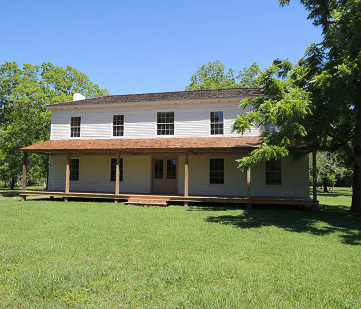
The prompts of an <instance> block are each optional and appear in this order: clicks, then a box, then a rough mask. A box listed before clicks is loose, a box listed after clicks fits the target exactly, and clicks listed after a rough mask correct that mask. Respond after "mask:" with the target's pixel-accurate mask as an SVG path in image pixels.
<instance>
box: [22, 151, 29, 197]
mask: <svg viewBox="0 0 361 309" xmlns="http://www.w3.org/2000/svg"><path fill="white" fill-rule="evenodd" d="M23 159H24V162H23V181H22V187H21V191H25V187H26V167H27V164H28V153H27V152H24V158H23Z"/></svg>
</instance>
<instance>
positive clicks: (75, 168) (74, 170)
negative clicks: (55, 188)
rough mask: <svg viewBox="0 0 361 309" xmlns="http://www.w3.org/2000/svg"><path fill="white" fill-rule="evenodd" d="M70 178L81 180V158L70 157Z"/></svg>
mask: <svg viewBox="0 0 361 309" xmlns="http://www.w3.org/2000/svg"><path fill="white" fill-rule="evenodd" d="M69 168H70V180H71V181H78V180H79V159H70V166H69Z"/></svg>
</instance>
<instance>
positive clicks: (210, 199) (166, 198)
mask: <svg viewBox="0 0 361 309" xmlns="http://www.w3.org/2000/svg"><path fill="white" fill-rule="evenodd" d="M19 195H20V196H21V197H22V199H24V200H25V199H26V197H27V196H42V197H50V198H52V197H57V198H63V199H64V201H66V202H67V201H69V199H71V198H90V199H105V200H114V201H115V202H118V201H125V202H126V203H128V204H137V205H157V206H168V203H181V204H184V205H186V206H188V205H189V203H227V204H228V203H229V204H246V206H247V207H250V206H251V205H253V204H254V205H256V204H259V205H290V206H310V207H311V208H312V209H314V208H317V207H318V205H319V202H318V201H314V200H312V199H309V198H291V197H274V196H259V197H247V196H210V195H207V196H199V195H188V196H184V195H160V194H156V195H155V194H135V193H121V194H114V193H111V192H107V193H103V192H101V193H100V192H69V193H66V192H61V191H28V190H25V191H22V192H21V193H20V194H19Z"/></svg>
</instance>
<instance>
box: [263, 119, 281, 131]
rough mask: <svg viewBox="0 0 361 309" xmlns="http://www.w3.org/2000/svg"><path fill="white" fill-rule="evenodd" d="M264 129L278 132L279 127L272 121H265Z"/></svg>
mask: <svg viewBox="0 0 361 309" xmlns="http://www.w3.org/2000/svg"><path fill="white" fill-rule="evenodd" d="M266 131H268V132H270V133H272V132H279V131H280V130H279V127H278V126H276V125H275V124H274V123H272V122H267V123H266Z"/></svg>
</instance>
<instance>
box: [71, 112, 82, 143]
mask: <svg viewBox="0 0 361 309" xmlns="http://www.w3.org/2000/svg"><path fill="white" fill-rule="evenodd" d="M74 117H80V136H79V137H72V136H71V118H74ZM82 118H83V117H82V116H70V118H69V139H80V138H81V137H82V136H81V134H82V132H83V129H82V124H83V121H82Z"/></svg>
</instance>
